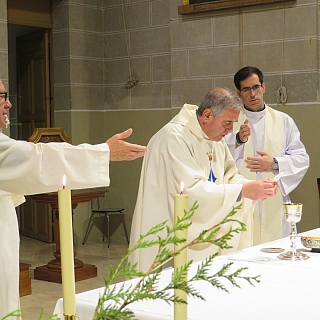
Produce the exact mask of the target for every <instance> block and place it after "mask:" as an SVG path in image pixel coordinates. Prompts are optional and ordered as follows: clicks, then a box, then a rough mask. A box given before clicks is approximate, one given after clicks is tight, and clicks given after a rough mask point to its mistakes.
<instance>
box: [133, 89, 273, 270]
mask: <svg viewBox="0 0 320 320" xmlns="http://www.w3.org/2000/svg"><path fill="white" fill-rule="evenodd" d="M241 109H242V104H241V101H240V99H239V98H238V97H237V95H236V94H235V93H232V92H231V91H230V90H229V89H226V88H217V89H214V90H212V91H211V92H209V93H208V94H207V95H206V96H205V97H204V99H203V101H202V102H201V104H200V106H199V108H198V107H197V106H195V105H188V104H185V105H184V106H183V108H182V109H181V111H180V112H179V114H178V115H177V116H176V117H174V118H173V119H172V120H171V121H170V122H169V123H168V124H166V125H165V126H164V127H163V128H162V129H161V130H160V131H158V132H157V133H156V134H155V135H154V136H153V137H152V138H151V140H150V142H149V143H148V152H147V153H146V155H145V158H144V161H143V165H142V171H141V177H140V186H139V193H138V198H137V203H136V207H135V211H134V216H133V221H132V228H131V236H130V247H132V246H133V245H134V244H135V243H136V242H137V241H138V239H139V237H140V235H141V234H146V233H147V232H148V231H149V230H150V229H151V227H153V226H155V225H156V224H158V223H161V222H164V221H165V220H168V224H169V225H171V226H172V223H173V216H174V213H173V208H174V203H173V202H174V195H175V194H177V193H179V188H180V183H181V181H183V182H184V185H185V190H184V193H185V194H187V195H188V196H189V208H191V206H192V205H193V203H194V202H195V201H198V204H199V208H198V209H197V210H196V211H195V214H194V216H193V217H192V225H191V226H190V228H189V230H188V238H189V240H192V239H194V238H195V237H197V236H198V235H199V233H200V232H201V231H203V230H207V229H209V228H210V227H212V226H213V225H215V224H217V223H219V222H220V221H221V220H222V219H223V218H224V217H225V216H226V215H227V214H228V213H229V212H230V211H231V210H232V208H233V206H235V205H236V204H239V203H236V202H237V201H241V202H242V209H241V210H239V211H238V212H237V214H236V216H235V218H236V219H238V220H241V221H243V222H244V223H246V225H247V229H248V230H247V231H246V232H243V233H241V234H237V235H235V236H234V237H233V238H232V240H231V241H230V243H229V244H230V245H231V246H233V250H238V249H240V248H243V247H247V246H250V245H251V244H252V235H251V233H252V230H251V219H252V201H251V200H249V199H253V200H263V199H266V198H269V197H273V196H274V195H275V194H276V192H277V185H275V184H274V183H273V182H272V181H271V180H270V179H265V180H259V181H250V180H247V179H244V178H243V177H242V176H240V175H239V174H237V168H236V165H235V162H234V160H233V159H232V156H231V154H230V152H229V150H228V147H227V145H226V144H225V142H224V140H223V137H224V136H226V135H227V134H228V133H230V132H232V130H233V124H234V122H236V121H237V120H238V116H239V112H240V110H241ZM228 227H230V226H228ZM163 235H164V234H163ZM156 250H157V248H156V247H151V248H148V249H140V250H137V251H134V253H133V254H132V255H130V256H129V261H130V262H131V263H136V262H137V263H138V269H139V270H142V271H147V270H148V269H149V268H150V266H151V263H152V262H153V260H154V258H155V255H156ZM215 252H218V253H221V251H219V249H218V248H217V247H216V246H214V245H205V246H200V247H197V248H191V249H189V250H188V257H189V259H190V260H193V261H199V260H203V259H204V258H206V257H208V256H209V255H210V254H213V253H215Z"/></svg>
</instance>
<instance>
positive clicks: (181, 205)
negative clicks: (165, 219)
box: [174, 182, 188, 320]
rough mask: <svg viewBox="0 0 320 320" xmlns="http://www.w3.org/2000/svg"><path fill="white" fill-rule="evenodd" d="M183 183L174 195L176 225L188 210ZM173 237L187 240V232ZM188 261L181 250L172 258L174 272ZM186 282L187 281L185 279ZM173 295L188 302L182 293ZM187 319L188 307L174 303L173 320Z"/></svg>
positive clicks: (178, 233) (176, 233)
mask: <svg viewBox="0 0 320 320" xmlns="http://www.w3.org/2000/svg"><path fill="white" fill-rule="evenodd" d="M183 188H184V183H183V182H182V183H181V188H180V194H176V195H175V196H174V223H177V220H178V217H180V218H181V217H182V216H183V215H184V211H185V210H186V211H187V210H188V196H187V195H185V194H183ZM175 236H176V237H179V238H183V239H186V240H187V237H188V230H187V229H185V230H179V231H176V232H175ZM185 244H186V241H185V242H184V243H180V244H178V245H175V247H174V250H175V251H177V250H179V249H180V248H181V247H182V246H184V245H185ZM187 261H188V250H187V249H183V250H182V251H181V253H180V254H179V255H177V256H175V257H174V272H176V270H177V269H178V268H180V267H181V266H183V265H185V264H186V263H187ZM186 280H187V279H186ZM174 294H175V296H176V297H179V298H181V299H183V300H184V301H186V302H187V301H188V295H187V294H186V293H185V292H184V291H182V290H178V289H175V291H174ZM187 318H188V305H187V304H182V303H175V305H174V319H175V320H186V319H187Z"/></svg>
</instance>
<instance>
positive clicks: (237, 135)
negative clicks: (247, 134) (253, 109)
mask: <svg viewBox="0 0 320 320" xmlns="http://www.w3.org/2000/svg"><path fill="white" fill-rule="evenodd" d="M236 142H237V144H239V145H241V144H245V143H246V142H247V141H245V142H243V141H242V140H241V139H240V135H239V132H237V134H236Z"/></svg>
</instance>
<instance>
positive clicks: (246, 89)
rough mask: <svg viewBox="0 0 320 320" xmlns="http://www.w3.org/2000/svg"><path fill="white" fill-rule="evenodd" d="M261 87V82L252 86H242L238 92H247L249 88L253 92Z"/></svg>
mask: <svg viewBox="0 0 320 320" xmlns="http://www.w3.org/2000/svg"><path fill="white" fill-rule="evenodd" d="M261 87H262V85H261V84H256V85H255V86H253V87H244V88H242V89H241V90H240V92H243V93H249V92H251V90H252V91H253V92H257V91H258V90H260V89H261Z"/></svg>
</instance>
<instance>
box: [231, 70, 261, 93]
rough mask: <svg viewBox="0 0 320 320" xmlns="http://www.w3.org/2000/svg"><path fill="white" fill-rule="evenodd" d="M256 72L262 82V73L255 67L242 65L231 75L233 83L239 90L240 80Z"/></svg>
mask: <svg viewBox="0 0 320 320" xmlns="http://www.w3.org/2000/svg"><path fill="white" fill-rule="evenodd" d="M253 74H256V75H257V76H258V77H259V81H260V84H263V74H262V72H261V71H260V70H259V69H258V68H256V67H244V68H242V69H240V70H239V71H238V72H237V73H236V74H235V75H234V77H233V82H234V85H235V86H236V88H237V89H238V90H241V86H240V81H243V80H244V79H247V78H248V77H250V76H252V75H253Z"/></svg>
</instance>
